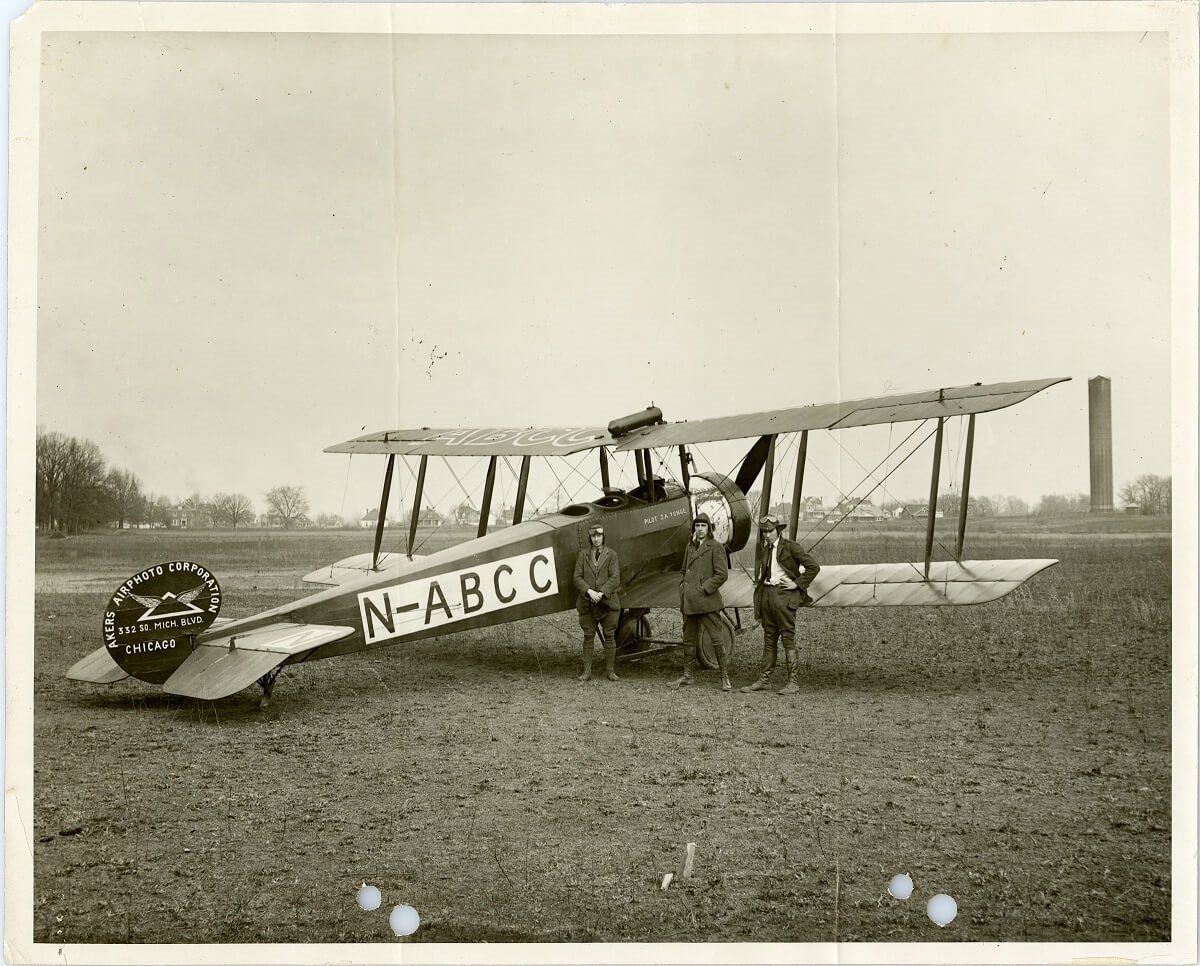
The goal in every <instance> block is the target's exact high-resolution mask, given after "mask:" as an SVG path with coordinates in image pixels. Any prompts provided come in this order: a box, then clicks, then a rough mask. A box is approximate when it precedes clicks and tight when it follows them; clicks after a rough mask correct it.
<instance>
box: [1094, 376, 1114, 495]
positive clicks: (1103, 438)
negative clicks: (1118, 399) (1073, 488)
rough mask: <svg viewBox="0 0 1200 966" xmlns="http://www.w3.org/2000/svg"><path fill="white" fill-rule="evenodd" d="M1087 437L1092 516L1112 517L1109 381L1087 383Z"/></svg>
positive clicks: (1110, 397)
mask: <svg viewBox="0 0 1200 966" xmlns="http://www.w3.org/2000/svg"><path fill="white" fill-rule="evenodd" d="M1088 437H1089V442H1090V444H1091V466H1092V512H1093V513H1112V510H1113V476H1112V380H1111V379H1109V378H1108V377H1107V376H1096V377H1095V378H1094V379H1089V380H1088Z"/></svg>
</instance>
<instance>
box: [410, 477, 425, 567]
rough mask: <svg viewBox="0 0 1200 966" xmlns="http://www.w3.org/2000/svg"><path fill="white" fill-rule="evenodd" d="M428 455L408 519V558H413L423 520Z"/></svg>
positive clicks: (418, 480)
mask: <svg viewBox="0 0 1200 966" xmlns="http://www.w3.org/2000/svg"><path fill="white" fill-rule="evenodd" d="M428 463H429V457H428V456H422V457H421V468H420V469H419V470H417V495H416V496H415V497H413V508H412V518H411V519H410V520H409V521H408V559H409V560H412V555H413V545H414V544H415V543H416V542H417V524H418V523H420V522H421V496H422V494H423V493H424V492H425V467H426V465H427V464H428Z"/></svg>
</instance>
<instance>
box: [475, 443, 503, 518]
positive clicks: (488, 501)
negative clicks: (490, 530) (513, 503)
mask: <svg viewBox="0 0 1200 966" xmlns="http://www.w3.org/2000/svg"><path fill="white" fill-rule="evenodd" d="M499 458H500V457H498V456H493V457H492V458H491V459H489V460H488V468H487V479H486V480H485V481H484V484H483V505H482V506H481V507H480V508H479V532H478V533H477V534H476V536H477V537H482V536H483V535H484V534H486V533H487V527H488V517H489V516H491V513H492V490H494V489H495V488H496V460H498V459H499Z"/></svg>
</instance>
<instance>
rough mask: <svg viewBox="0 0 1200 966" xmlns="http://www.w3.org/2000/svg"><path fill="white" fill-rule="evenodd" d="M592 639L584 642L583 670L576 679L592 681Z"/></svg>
mask: <svg viewBox="0 0 1200 966" xmlns="http://www.w3.org/2000/svg"><path fill="white" fill-rule="evenodd" d="M592 646H593V645H592V639H591V638H590V637H589V638H588V639H587V640H586V641H584V642H583V672H582V673H581V674H580V675H579V677H577V678H576V679H575V680H577V681H590V680H591V679H592Z"/></svg>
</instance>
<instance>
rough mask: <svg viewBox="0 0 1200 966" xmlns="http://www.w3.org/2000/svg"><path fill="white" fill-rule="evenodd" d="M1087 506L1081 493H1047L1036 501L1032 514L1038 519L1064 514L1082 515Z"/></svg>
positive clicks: (1087, 503) (1086, 499)
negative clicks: (1035, 507) (1035, 508)
mask: <svg viewBox="0 0 1200 966" xmlns="http://www.w3.org/2000/svg"><path fill="white" fill-rule="evenodd" d="M1088 505H1089V501H1088V498H1087V497H1086V496H1084V495H1083V494H1082V493H1047V494H1046V495H1045V496H1043V497H1042V498H1041V500H1039V501H1038V505H1037V510H1035V511H1034V512H1035V513H1036V514H1037V515H1038V516H1039V517H1053V516H1059V515H1060V514H1064V513H1083V512H1084V511H1086V510H1087V508H1088Z"/></svg>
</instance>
